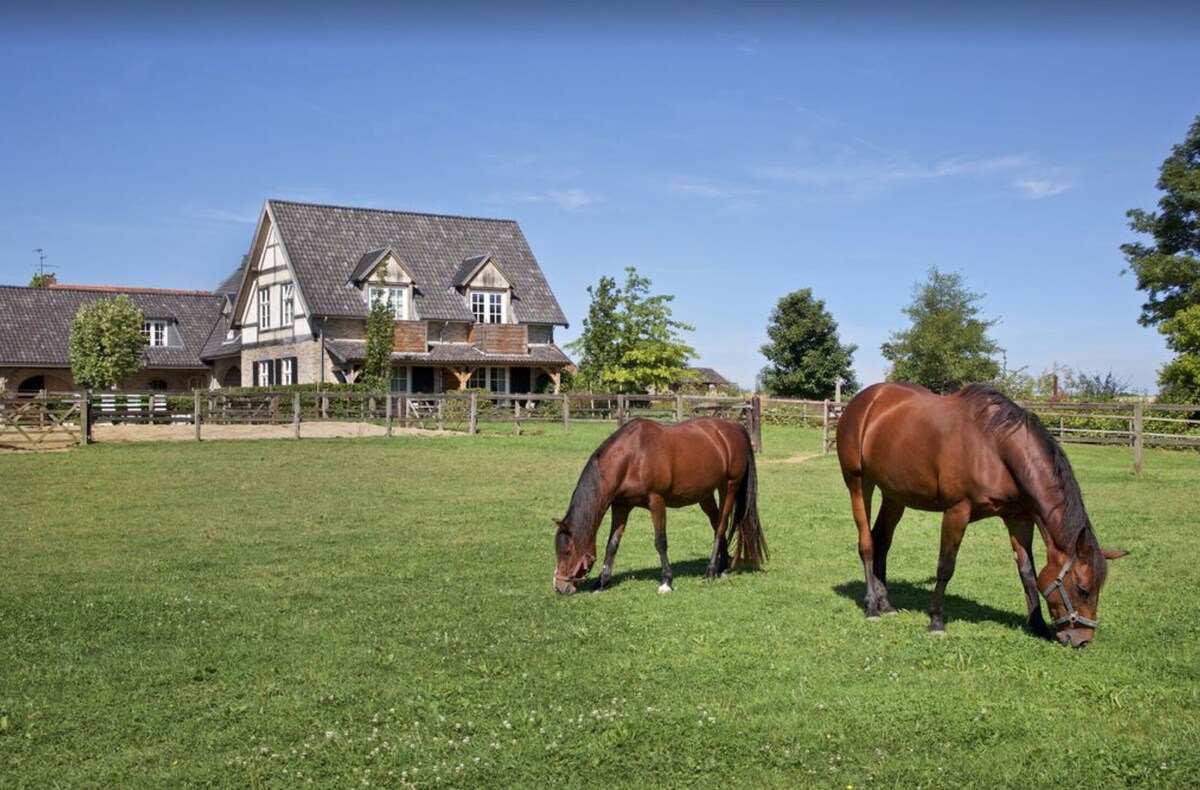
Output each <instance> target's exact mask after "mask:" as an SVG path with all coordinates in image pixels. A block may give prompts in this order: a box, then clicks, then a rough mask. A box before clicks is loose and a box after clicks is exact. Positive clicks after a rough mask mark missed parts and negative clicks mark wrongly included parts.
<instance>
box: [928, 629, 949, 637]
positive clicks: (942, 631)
mask: <svg viewBox="0 0 1200 790" xmlns="http://www.w3.org/2000/svg"><path fill="white" fill-rule="evenodd" d="M929 633H931V634H933V635H934V636H945V635H946V629H945V628H942V629H940V630H938V631H930V632H929Z"/></svg>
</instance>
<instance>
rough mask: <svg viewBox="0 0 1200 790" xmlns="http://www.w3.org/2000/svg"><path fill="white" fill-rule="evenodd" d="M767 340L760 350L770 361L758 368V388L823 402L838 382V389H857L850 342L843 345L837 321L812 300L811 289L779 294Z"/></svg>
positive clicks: (769, 324) (833, 390)
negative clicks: (839, 385) (759, 383)
mask: <svg viewBox="0 0 1200 790" xmlns="http://www.w3.org/2000/svg"><path fill="white" fill-rule="evenodd" d="M767 337H768V338H769V339H770V341H771V342H769V343H767V344H766V345H764V346H763V347H762V348H761V349H760V350H761V351H762V354H763V356H765V357H766V358H767V360H768V361H769V362H770V363H771V364H769V365H767V366H766V367H765V368H763V370H762V386H763V389H764V390H766V391H767V392H769V393H772V394H774V395H784V396H788V397H795V398H809V399H812V400H822V399H824V398H829V397H832V396H833V395H834V393H835V392H836V389H837V382H838V381H841V382H844V386H843V392H845V393H846V394H848V395H849V394H853V393H854V391H855V390H857V389H858V381H857V380H856V379H855V378H854V370H853V368H852V367H851V365H852V364H853V362H854V352H855V350H857V348H858V347H857V346H855V345H842V343H841V340H840V338H839V337H838V325H837V321H834V320H833V316H832V315H830V314H829V311H827V310H826V309H825V301H824V300H823V299H814V298H813V295H812V289H811V288H803V289H801V290H799V291H793V292H792V293H790V294H788V295H787V296H784V297H783V298H782V299H780V300H779V303H778V304H777V305H775V309H774V310H772V311H771V317H770V319H769V320H768V322H767Z"/></svg>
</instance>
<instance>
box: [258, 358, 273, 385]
mask: <svg viewBox="0 0 1200 790" xmlns="http://www.w3.org/2000/svg"><path fill="white" fill-rule="evenodd" d="M274 372H275V360H273V359H263V360H259V361H258V362H255V363H254V386H256V387H270V386H271V385H272V384H274V383H275V377H274V376H273V375H272V374H273V373H274Z"/></svg>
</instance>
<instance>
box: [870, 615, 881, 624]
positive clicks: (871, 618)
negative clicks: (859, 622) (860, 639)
mask: <svg viewBox="0 0 1200 790" xmlns="http://www.w3.org/2000/svg"><path fill="white" fill-rule="evenodd" d="M882 619H883V618H882V617H880V616H879V615H877V614H869V615H867V620H869V621H871V622H873V623H877V622H879V621H880V620H882Z"/></svg>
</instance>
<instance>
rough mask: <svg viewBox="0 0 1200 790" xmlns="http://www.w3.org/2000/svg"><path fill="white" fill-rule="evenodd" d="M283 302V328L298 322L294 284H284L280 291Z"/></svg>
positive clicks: (281, 317)
mask: <svg viewBox="0 0 1200 790" xmlns="http://www.w3.org/2000/svg"><path fill="white" fill-rule="evenodd" d="M279 298H280V301H281V303H282V304H281V308H280V312H281V313H282V315H280V319H281V324H282V326H289V325H291V324H292V323H294V322H295V320H296V286H295V285H294V284H293V283H286V284H284V285H283V286H282V287H281V288H280V290H279Z"/></svg>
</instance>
